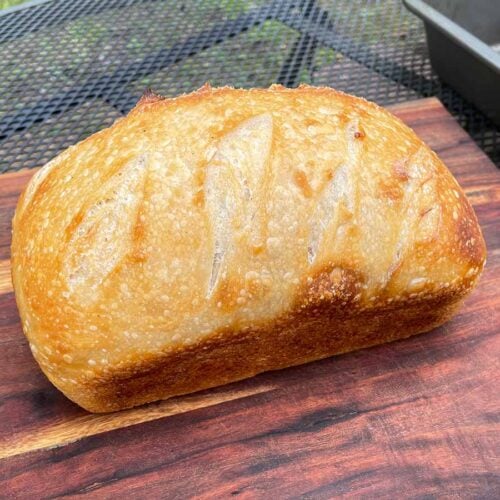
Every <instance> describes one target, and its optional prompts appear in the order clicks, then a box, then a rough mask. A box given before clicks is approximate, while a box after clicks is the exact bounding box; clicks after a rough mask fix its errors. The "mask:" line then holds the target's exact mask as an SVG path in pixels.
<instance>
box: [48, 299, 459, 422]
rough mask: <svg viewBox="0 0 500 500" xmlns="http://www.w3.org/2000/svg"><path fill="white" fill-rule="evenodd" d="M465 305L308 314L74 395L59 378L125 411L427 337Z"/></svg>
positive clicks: (199, 347) (204, 345)
mask: <svg viewBox="0 0 500 500" xmlns="http://www.w3.org/2000/svg"><path fill="white" fill-rule="evenodd" d="M462 300H463V298H462V297H448V298H441V299H436V300H435V301H431V302H422V303H417V304H414V305H409V304H407V303H406V304H402V305H400V306H396V307H393V308H392V309H386V310H382V311H380V310H367V311H362V312H358V313H357V314H355V315H352V316H346V315H342V314H339V311H338V310H332V311H328V310H326V311H322V312H321V314H319V315H318V314H311V315H310V316H309V317H307V313H304V312H302V313H301V314H302V317H301V318H300V321H299V320H298V318H294V317H290V318H288V319H287V320H286V321H284V322H281V323H279V324H277V323H273V324H272V325H269V326H267V327H260V328H257V329H254V330H248V331H245V332H241V331H240V332H237V331H233V332H227V331H226V332H222V333H219V334H217V335H215V336H213V337H209V338H208V339H204V340H202V341H200V342H198V343H197V344H195V345H192V346H189V347H187V348H184V349H182V350H177V351H174V352H170V353H168V354H160V355H159V356H158V357H152V358H151V359H148V360H147V361H146V362H143V363H142V364H141V365H140V366H134V367H130V368H129V369H128V370H120V371H115V372H111V373H110V374H109V375H108V376H107V377H106V378H105V379H102V378H99V379H98V378H96V379H94V380H89V381H86V382H85V384H84V385H81V386H76V387H74V388H72V389H71V391H68V390H65V389H67V388H65V387H60V385H59V384H58V383H57V380H52V381H53V383H55V385H56V386H59V388H60V389H61V390H62V392H64V393H65V394H66V396H67V397H69V399H71V400H73V401H74V402H76V403H77V404H79V405H80V406H82V407H83V408H85V409H86V410H88V411H90V412H94V413H105V412H111V411H117V410H123V409H127V408H131V407H133V406H138V405H141V404H145V403H150V402H153V401H157V400H161V399H168V398H170V397H173V396H179V395H182V394H187V393H192V392H196V391H200V390H204V389H209V388H212V387H215V386H220V385H224V384H228V383H231V382H236V381H238V380H242V379H245V378H249V377H252V376H254V375H257V374H259V373H262V372H266V371H273V370H280V369H283V368H287V367H291V366H295V365H299V364H303V363H308V362H311V361H316V360H319V359H323V358H327V357H330V356H334V355H338V354H343V353H347V352H350V351H355V350H358V349H363V348H366V347H371V346H374V345H378V344H382V343H386V342H392V341H395V340H399V339H403V338H407V337H410V336H413V335H416V334H419V333H424V332H427V331H429V330H432V329H434V328H436V327H438V326H440V325H441V324H443V323H444V322H446V321H447V320H448V319H449V318H450V317H451V316H452V314H453V313H454V312H455V310H456V309H457V308H458V307H459V305H460V304H461V302H462ZM304 314H306V317H304ZM51 378H52V377H51Z"/></svg>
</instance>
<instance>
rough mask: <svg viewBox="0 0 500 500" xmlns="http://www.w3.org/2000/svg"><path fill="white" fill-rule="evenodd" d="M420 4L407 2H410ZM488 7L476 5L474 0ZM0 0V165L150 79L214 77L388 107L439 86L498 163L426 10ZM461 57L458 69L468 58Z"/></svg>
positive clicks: (66, 135)
mask: <svg viewBox="0 0 500 500" xmlns="http://www.w3.org/2000/svg"><path fill="white" fill-rule="evenodd" d="M422 3H423V2H410V1H408V2H406V4H407V5H408V7H410V8H412V10H413V12H417V10H418V9H417V8H418V7H419V5H418V4H420V6H421V4H422ZM424 3H425V2H424ZM427 3H432V2H427ZM434 3H436V2H434ZM444 3H447V4H448V7H450V5H452V7H453V5H456V2H455V3H454V2H451V3H450V2H444ZM462 3H463V2H462ZM480 3H482V2H478V3H476V2H469V4H474V5H475V6H476V7H475V10H477V6H478V5H479V4H480ZM486 3H488V2H486ZM489 3H490V4H491V3H493V4H495V3H496V6H497V7H498V8H497V9H495V10H494V11H493V12H495V13H496V14H494V15H493V16H492V15H489V16H487V18H488V19H490V20H492V21H493V22H495V23H496V22H498V20H499V19H495V16H496V17H497V18H498V16H499V14H498V13H499V12H500V5H499V4H500V2H499V1H498V0H493V1H492V2H491V1H490V2H489ZM410 4H412V5H410ZM0 7H1V8H2V9H3V10H0V151H1V153H0V172H6V171H10V170H18V169H21V168H32V167H36V166H40V165H43V164H44V163H45V162H46V161H48V160H49V159H50V158H52V157H53V156H55V155H56V154H57V153H58V152H59V151H61V150H63V149H65V148H66V147H67V146H69V145H70V144H73V143H75V142H76V141H78V140H80V139H82V138H84V137H87V136H88V135H89V134H91V133H93V132H95V131H97V130H99V129H101V128H103V127H105V126H108V125H110V124H111V123H112V122H113V121H114V120H115V119H117V118H119V117H120V116H122V115H123V114H124V113H126V112H127V111H128V110H130V109H131V108H132V107H133V105H134V104H135V102H136V101H137V99H138V98H139V97H140V95H141V94H142V93H143V91H144V90H145V89H146V88H148V87H151V88H152V89H153V90H154V91H156V92H158V93H160V94H163V95H166V96H173V95H177V94H179V93H183V92H189V91H191V90H194V89H196V88H198V87H200V86H201V85H202V84H203V83H204V82H206V81H210V82H211V84H212V85H214V86H217V85H233V86H236V87H256V86H259V87H260V86H262V87H266V86H268V85H270V84H272V83H276V82H277V83H281V84H283V85H286V86H289V87H294V86H297V85H299V84H300V83H309V84H313V85H328V86H332V87H334V88H337V89H340V90H343V91H346V92H349V93H352V94H355V95H357V96H362V97H365V98H366V99H369V100H372V101H375V102H377V103H378V104H381V105H384V106H387V105H391V104H395V103H399V102H404V101H408V100H414V99H419V98H422V97H430V96H437V97H438V98H439V99H440V100H441V101H442V102H443V104H444V105H445V106H446V108H447V109H448V110H449V111H450V112H451V113H452V114H453V116H454V117H455V118H456V119H457V120H458V122H459V123H460V125H461V126H462V127H464V128H465V130H466V131H467V132H468V133H469V134H470V135H471V136H472V137H473V139H474V140H475V141H476V143H477V144H478V145H479V147H480V148H481V149H483V151H485V152H486V153H487V154H488V155H489V156H490V157H491V158H492V159H493V161H494V162H495V163H496V164H497V166H498V165H500V132H499V128H498V125H495V124H494V123H493V120H494V116H492V115H491V114H489V117H488V116H487V114H488V110H489V107H487V108H485V107H484V104H483V105H482V104H481V103H478V102H475V101H474V99H475V97H474V95H472V94H469V93H468V87H467V88H465V89H464V88H462V89H460V88H459V89H457V85H456V84H450V79H449V78H443V70H442V68H441V69H440V68H438V67H437V66H436V64H437V63H439V61H438V60H437V59H436V57H437V56H438V55H439V56H440V57H441V59H443V50H441V53H439V50H438V51H437V52H436V47H437V49H439V48H440V47H441V49H444V55H445V61H444V62H443V61H441V64H446V62H447V61H446V59H447V55H448V54H450V57H451V54H452V52H453V50H454V49H453V46H452V48H449V47H448V46H447V45H446V43H447V42H446V41H443V40H445V39H444V38H443V39H442V40H441V41H440V40H437V44H436V46H435V47H434V49H433V50H434V51H435V52H434V55H433V61H432V62H433V63H434V68H433V66H432V64H431V57H430V52H429V43H431V42H432V41H433V40H431V39H429V42H428V40H427V38H426V29H425V27H424V22H423V20H422V18H423V19H424V20H426V18H425V12H424V13H423V14H422V12H417V14H418V15H415V13H413V12H410V11H409V10H408V8H407V7H406V6H405V5H404V4H403V2H401V1H400V0H352V1H351V0H301V1H290V0H288V1H287V0H280V1H260V0H253V1H243V0H220V1H219V0H205V1H193V0H185V1H176V0H42V1H40V0H38V1H34V2H27V3H23V2H22V0H0ZM416 9H417V10H416ZM427 14H428V12H427ZM452 14H453V13H452ZM455 14H456V12H455ZM461 15H463V16H465V21H467V20H468V19H469V18H470V17H471V16H472V14H467V12H465V13H464V12H462V14H461ZM419 16H420V17H419ZM472 17H473V16H472ZM427 21H428V19H427V20H426V22H427ZM461 23H462V25H463V19H462V21H461ZM466 24H467V23H466ZM431 28H432V26H431ZM476 34H477V33H476ZM498 34H499V35H500V28H499V30H498ZM445 38H446V37H445ZM499 38H500V36H499ZM498 41H500V40H498ZM434 42H435V40H434ZM487 42H488V43H490V46H491V47H493V52H494V49H495V48H496V47H495V44H494V43H493V42H491V40H490V41H487ZM455 48H456V47H455ZM480 48H481V47H480ZM496 54H498V53H497V52H496ZM431 55H432V54H431ZM454 56H456V57H458V61H459V66H460V67H462V64H461V63H460V61H461V60H462V59H460V58H461V57H463V58H466V57H467V56H466V55H463V54H462V55H460V53H458V56H457V55H456V54H454ZM486 62H487V61H486ZM453 64H457V63H456V61H455V62H453ZM464 64H465V63H464ZM454 67H455V66H453V67H452V70H451V73H452V76H453V75H454V74H455V73H454V72H453V71H454V70H453V68H454ZM436 70H438V71H436ZM448 71H450V70H449V69H448ZM457 71H458V70H457ZM476 71H479V70H477V69H474V68H473V67H470V66H466V67H465V73H467V72H468V73H469V74H470V73H471V72H476ZM474 74H476V73H474ZM477 75H479V74H478V73H477ZM466 76H467V75H465V76H460V81H463V80H464V78H466ZM475 80H479V81H482V80H481V78H480V77H479V76H477V77H476V78H475ZM497 88H498V87H497ZM476 93H477V91H476ZM479 93H480V94H484V92H481V91H479ZM497 99H498V96H497ZM478 106H479V107H481V106H482V111H481V110H480V109H479V107H478ZM487 106H490V105H489V104H488V105H487ZM485 110H486V113H485Z"/></svg>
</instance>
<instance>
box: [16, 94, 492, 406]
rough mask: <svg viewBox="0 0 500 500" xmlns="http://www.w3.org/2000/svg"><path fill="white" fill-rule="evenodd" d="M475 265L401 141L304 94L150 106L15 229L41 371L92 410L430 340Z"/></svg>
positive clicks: (38, 179)
mask: <svg viewBox="0 0 500 500" xmlns="http://www.w3.org/2000/svg"><path fill="white" fill-rule="evenodd" d="M484 261H485V244H484V241H483V237H482V235H481V231H480V228H479V226H478V223H477V220H476V217H475V214H474V212H473V210H472V208H471V206H470V205H469V203H468V201H467V199H466V197H465V195H464V193H463V192H462V190H461V189H460V187H459V185H458V184H457V182H456V181H455V179H454V178H453V176H452V175H451V174H450V172H449V171H448V170H447V169H446V167H445V166H444V165H443V163H442V162H441V161H440V160H439V158H438V157H437V156H436V155H435V154H434V153H433V152H432V151H431V150H430V149H429V148H428V147H427V146H426V145H425V144H424V143H423V142H422V141H421V140H420V139H419V138H418V137H417V136H416V135H415V133H414V132H413V131H412V130H410V129H409V128H408V127H407V126H405V125H404V124H403V123H402V122H401V121H399V120H398V119H397V118H395V117H394V116H392V115H391V114H390V113H389V112H387V111H385V110H384V109H381V108H380V107H378V106H376V105H375V104H372V103H369V102H367V101H365V100H362V99H359V98H355V97H352V96H349V95H346V94H343V93H340V92H336V91H334V90H332V89H328V88H313V87H308V86H301V87H299V88H298V89H294V90H291V89H285V88H283V87H281V86H277V85H275V86H272V87H271V88H269V89H254V90H235V89H232V88H219V89H213V88H210V86H208V85H206V86H204V87H203V88H201V89H200V90H199V91H197V92H194V93H192V94H189V95H183V96H180V97H177V98H175V99H166V98H161V97H159V96H156V95H153V94H148V95H145V96H144V97H143V98H142V99H141V101H140V102H139V104H138V105H137V106H136V107H135V109H134V110H133V111H131V112H130V114H129V115H128V116H127V117H125V118H123V119H121V120H118V121H117V122H116V123H115V124H114V125H113V126H111V127H110V128H108V129H106V130H103V131H101V132H99V133H97V134H95V135H93V136H91V137H89V138H88V139H86V140H84V141H83V142H81V143H79V144H77V145H76V146H73V147H70V148H69V149H68V150H66V151H64V152H63V153H62V154H60V155H59V156H58V157H57V158H55V159H54V160H52V161H51V162H50V163H48V164H47V165H46V166H45V167H43V168H42V169H41V170H40V171H38V172H37V173H36V174H35V175H34V177H33V178H32V180H31V182H30V183H29V185H28V187H27V188H26V190H25V192H24V193H23V195H22V196H21V198H20V200H19V204H18V206H17V210H16V214H15V217H14V221H13V242H12V273H13V281H14V286H15V292H16V299H17V304H18V308H19V312H20V316H21V319H22V325H23V329H24V332H25V334H26V336H27V338H28V340H29V345H30V347H31V350H32V352H33V355H34V357H35V359H36V360H37V361H38V363H39V364H40V366H41V368H42V370H43V371H44V372H45V374H46V375H47V377H48V378H49V379H50V380H51V382H52V383H53V384H54V385H55V386H56V387H57V388H59V389H60V390H61V391H62V392H63V393H64V394H66V395H67V396H68V397H69V398H70V399H72V400H73V401H75V402H76V403H78V404H79V405H81V406H82V407H84V408H86V409H88V410H90V411H93V412H107V411H113V410H119V409H123V408H128V407H131V406H134V405H139V404H142V403H146V402H149V401H155V400H158V399H163V398H168V397H171V396H174V395H178V394H184V393H188V392H192V391H198V390H200V389H205V388H209V387H213V386H216V385H219V384H225V383H228V382H232V381H236V380H239V379H243V378H246V377H250V376H252V375H255V374H257V373H259V372H262V371H265V370H275V369H279V368H284V367H288V366H291V365H297V364H300V363H305V362H308V361H312V360H316V359H319V358H324V357H327V356H331V355H333V354H338V353H343V352H346V351H351V350H354V349H359V348H362V347H367V346H371V345H374V344H379V343H381V342H388V341H392V340H395V339H400V338H403V337H408V336H410V335H414V334H417V333H421V332H425V331H427V330H430V329H432V328H434V327H436V326H438V325H440V324H442V323H443V322H444V321H446V320H447V319H449V318H450V316H451V315H452V313H453V312H454V311H455V310H456V308H457V307H458V306H459V304H460V303H461V301H462V300H463V299H464V297H465V296H466V295H467V294H468V293H469V292H470V291H471V289H472V288H473V286H474V285H475V283H476V281H477V279H478V277H479V275H480V273H481V270H482V268H483V264H484Z"/></svg>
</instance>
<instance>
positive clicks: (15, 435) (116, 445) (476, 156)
mask: <svg viewBox="0 0 500 500" xmlns="http://www.w3.org/2000/svg"><path fill="white" fill-rule="evenodd" d="M393 111H394V113H395V114H397V115H398V116H399V117H401V118H402V119H403V120H404V121H405V122H406V123H408V124H409V125H410V126H411V127H413V128H414V129H415V131H416V132H417V133H418V134H419V135H420V136H421V137H422V138H423V139H424V140H425V141H426V142H427V143H428V144H429V145H430V146H431V147H432V148H433V149H434V150H436V151H437V152H438V154H439V155H440V156H441V158H442V159H443V160H444V161H445V163H446V164H447V165H448V167H449V168H450V170H451V171H452V172H453V173H454V174H455V176H456V177H457V179H458V180H459V182H460V184H461V185H462V186H463V187H464V188H465V190H466V192H467V194H468V196H469V198H470V200H471V201H472V203H473V205H474V207H475V210H476V213H477V215H478V217H479V219H480V222H481V225H482V228H483V231H484V235H485V237H486V241H487V245H488V250H489V256H488V264H487V267H486V270H485V272H484V275H483V277H482V279H481V282H480V285H479V288H478V289H477V290H476V291H475V292H474V294H473V295H472V296H471V297H470V298H469V299H468V300H467V301H466V304H465V306H464V307H463V308H462V309H461V311H460V312H459V313H458V315H457V316H456V317H455V318H454V319H453V320H452V321H451V322H450V323H448V324H447V325H445V326H443V327H442V328H439V329H437V330H435V331H433V332H431V333H428V334H424V335H421V336H417V337H414V338H412V339H409V340H405V341H400V342H395V343H393V344H389V345H384V346H379V347H375V348H371V349H367V350H364V351H358V352H356V353H351V354H347V355H343V356H338V357H335V358H331V359H327V360H323V361H320V362H316V363H311V364H308V365H305V366H301V367H296V368H291V369H287V370H282V371H279V372H273V373H267V374H263V375H260V376H258V377H255V378H253V379H250V380H247V381H243V382H239V383H235V384H231V385H228V386H224V387H220V388H217V389H214V390H209V391H204V392H201V393H198V394H193V395H189V396H185V397H179V398H175V399H172V400H170V401H164V402H160V403H155V404H151V405H148V406H143V407H141V408H137V409H132V410H128V411H124V412H120V413H115V414H111V415H91V414H89V413H86V412H85V411H83V410H81V409H80V408H78V407H77V406H75V405H74V404H73V403H71V402H70V401H69V400H67V399H66V398H65V397H64V396H63V395H62V394H60V393H59V392H58V391H57V390H56V389H54V388H53V387H52V386H51V385H50V383H49V382H48V381H47V380H46V379H45V377H44V376H43V375H42V373H41V372H40V370H39V369H38V366H37V365H36V363H35V361H34V360H33V358H32V356H31V353H30V351H29V349H28V346H27V343H26V341H25V339H24V337H23V334H22V332H21V327H20V324H19V319H18V315H17V310H16V306H15V301H14V296H13V293H12V288H11V284H10V269H9V260H8V259H9V245H10V220H11V218H12V215H13V212H14V207H15V203H16V200H17V197H18V195H19V192H20V190H21V189H22V188H23V187H24V186H25V184H26V182H27V181H28V179H29V178H30V177H31V175H32V174H33V171H26V172H18V173H15V174H7V175H4V176H0V457H1V460H0V481H1V482H2V484H1V489H0V496H3V495H5V496H7V497H30V498H43V497H52V496H58V495H77V494H87V495H89V496H94V497H99V498H102V497H105V498H109V497H114V496H117V495H120V494H125V493H126V494H127V495H131V496H138V497H148V498H156V497H159V496H162V497H169V498H187V497H191V496H197V497H204V498H221V497H230V496H238V495H241V496H242V497H244V498H255V497H260V498H269V497H270V496H275V497H276V496H277V497H278V498H282V497H291V496H302V497H303V498H331V497H332V496H337V495H339V496H341V495H345V496H348V497H359V496H364V497H372V498H373V497H387V498H401V497H402V496H411V497H412V498H413V497H419V498H423V497H425V498H428V497H429V496H437V495H439V496H443V495H444V494H445V493H446V494H447V495H448V498H450V497H454V498H457V497H460V498H463V497H467V498H470V497H488V498H495V497H496V498H499V497H500V458H499V457H500V368H499V362H500V336H499V335H498V331H499V329H500V172H499V171H498V170H496V169H495V167H494V166H493V165H492V163H491V162H490V161H489V160H488V158H487V157H486V156H485V155H484V154H483V153H482V152H481V151H480V150H479V149H478V148H477V147H476V146H475V144H474V143H473V142H472V141H471V139H470V138H469V137H468V136H467V135H466V134H465V132H463V130H462V129H461V128H460V127H459V126H458V125H457V124H456V123H455V121H454V119H453V118H452V117H451V116H450V115H449V114H448V113H447V112H446V111H445V109H444V108H443V107H442V105H441V104H440V103H439V101H437V100H435V99H427V100H421V101H415V102H410V103H407V104H403V105H398V106H396V107H394V108H393Z"/></svg>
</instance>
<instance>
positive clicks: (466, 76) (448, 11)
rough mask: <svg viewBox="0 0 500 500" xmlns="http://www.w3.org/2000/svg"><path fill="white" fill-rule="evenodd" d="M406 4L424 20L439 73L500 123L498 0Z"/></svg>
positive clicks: (406, 0) (435, 0)
mask: <svg viewBox="0 0 500 500" xmlns="http://www.w3.org/2000/svg"><path fill="white" fill-rule="evenodd" d="M403 2H404V4H405V5H406V7H407V8H408V9H409V10H411V11H412V12H414V13H415V14H416V15H418V16H419V17H421V18H422V19H423V21H424V23H425V30H426V33H427V42H428V46H429V55H430V59H431V64H432V66H433V68H434V69H435V70H436V72H437V73H438V74H439V76H441V78H442V79H443V80H444V81H446V82H447V83H449V84H450V85H451V86H452V87H454V88H455V89H456V90H458V91H459V92H460V93H461V94H462V95H463V96H464V97H465V98H466V99H468V100H470V101H472V102H473V103H474V104H475V105H476V106H477V107H478V108H479V109H481V110H482V111H483V113H484V114H486V115H487V116H489V117H490V118H491V119H492V120H493V121H494V122H495V123H496V124H497V125H500V53H499V50H500V1H499V0H475V1H474V2H471V1H470V0H425V1H423V0H403Z"/></svg>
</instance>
